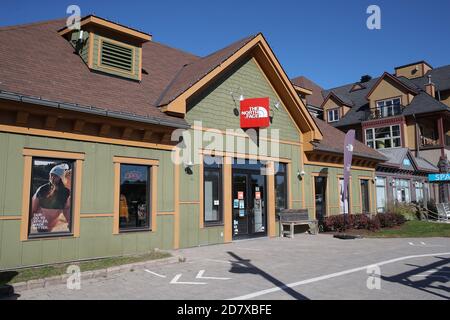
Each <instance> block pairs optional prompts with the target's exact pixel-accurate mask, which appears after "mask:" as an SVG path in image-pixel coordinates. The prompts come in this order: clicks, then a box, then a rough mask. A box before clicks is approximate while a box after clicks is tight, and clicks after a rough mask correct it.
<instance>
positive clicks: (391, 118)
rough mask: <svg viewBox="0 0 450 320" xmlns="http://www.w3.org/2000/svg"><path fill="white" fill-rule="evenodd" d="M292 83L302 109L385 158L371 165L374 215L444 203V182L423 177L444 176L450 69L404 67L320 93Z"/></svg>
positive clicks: (295, 81) (449, 140)
mask: <svg viewBox="0 0 450 320" xmlns="http://www.w3.org/2000/svg"><path fill="white" fill-rule="evenodd" d="M308 81H309V83H308ZM292 82H293V84H294V86H295V87H296V89H297V92H298V93H299V95H300V97H301V98H303V100H304V102H305V103H306V104H307V105H310V103H308V102H311V103H312V102H313V101H314V102H315V105H311V106H309V107H308V108H309V110H310V112H311V111H314V113H312V114H314V115H318V116H319V117H320V115H322V117H323V120H324V121H326V122H327V123H328V124H330V125H332V126H334V127H335V128H338V129H340V130H342V131H344V132H347V131H348V130H350V129H354V130H355V131H356V138H357V140H359V141H361V142H363V143H364V144H366V145H367V146H368V147H370V148H373V149H376V150H377V151H379V152H380V153H382V154H383V155H384V156H385V157H386V158H388V160H387V161H386V162H384V163H380V164H379V165H378V166H377V172H376V174H377V177H376V189H377V210H378V211H379V212H383V211H384V210H385V209H386V206H387V204H388V203H389V202H393V201H394V202H395V201H396V202H425V201H426V200H428V199H430V198H431V199H435V200H436V201H438V202H448V201H449V191H448V183H440V184H430V183H428V179H427V176H428V174H432V173H438V172H447V171H448V159H449V156H450V137H449V134H450V121H449V116H450V112H449V111H450V65H447V66H442V67H438V68H433V67H432V66H431V65H430V64H429V63H427V62H425V61H419V62H415V63H410V64H407V65H403V66H400V67H396V68H395V72H394V73H393V74H391V73H388V72H384V73H383V74H382V75H381V76H379V77H376V78H373V79H372V78H371V77H370V76H363V77H361V80H360V81H358V82H355V83H350V84H346V85H343V86H340V87H336V88H332V89H328V90H322V91H321V92H320V94H319V93H318V90H317V87H318V86H317V85H315V84H314V83H313V82H312V81H310V80H305V79H302V77H299V78H295V79H293V80H292ZM311 83H312V84H311ZM302 85H303V86H305V88H304V89H302V90H300V89H301V88H302ZM314 89H315V90H314ZM308 90H309V92H307V91H308ZM313 95H314V97H313ZM320 101H321V103H320V105H318V103H319V102H320ZM317 110H320V111H317Z"/></svg>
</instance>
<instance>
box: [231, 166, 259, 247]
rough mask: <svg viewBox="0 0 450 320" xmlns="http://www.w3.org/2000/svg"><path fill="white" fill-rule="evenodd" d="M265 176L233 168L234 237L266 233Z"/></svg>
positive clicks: (256, 171) (251, 170) (254, 171)
mask: <svg viewBox="0 0 450 320" xmlns="http://www.w3.org/2000/svg"><path fill="white" fill-rule="evenodd" d="M265 180H266V179H265V176H263V175H261V173H260V171H259V170H254V169H242V168H238V169H237V168H233V204H232V205H233V228H232V230H233V231H232V232H233V238H234V239H238V238H243V237H252V236H263V235H266V229H267V228H266V221H267V217H266V206H265V184H266V181H265Z"/></svg>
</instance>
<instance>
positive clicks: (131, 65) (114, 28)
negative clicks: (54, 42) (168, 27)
mask: <svg viewBox="0 0 450 320" xmlns="http://www.w3.org/2000/svg"><path fill="white" fill-rule="evenodd" d="M59 34H60V35H62V36H63V37H65V38H66V39H67V40H68V41H69V42H70V43H71V44H72V46H73V47H74V48H75V50H76V52H77V53H78V54H79V55H80V57H81V59H83V61H84V62H85V63H86V65H87V66H88V67H89V68H90V69H91V70H92V71H95V72H101V73H106V74H110V75H113V76H118V77H124V78H128V79H132V80H137V81H139V80H141V76H142V44H143V43H145V42H147V41H151V39H152V36H151V35H149V34H147V33H144V32H141V31H138V30H135V29H132V28H129V27H126V26H123V25H120V24H118V23H115V22H111V21H108V20H106V19H103V18H99V17H96V16H93V15H90V16H86V17H84V18H83V19H81V21H80V29H79V30H78V29H70V28H68V27H65V28H63V29H61V30H59Z"/></svg>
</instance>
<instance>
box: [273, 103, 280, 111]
mask: <svg viewBox="0 0 450 320" xmlns="http://www.w3.org/2000/svg"><path fill="white" fill-rule="evenodd" d="M274 107H275V108H276V109H277V110H280V101H277V103H275V105H274Z"/></svg>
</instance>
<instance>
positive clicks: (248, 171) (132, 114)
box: [0, 16, 386, 269]
mask: <svg viewBox="0 0 450 320" xmlns="http://www.w3.org/2000/svg"><path fill="white" fill-rule="evenodd" d="M24 44H26V46H24ZM0 45H1V47H2V51H1V52H0V56H1V57H0V78H1V83H0V114H1V116H0V149H1V150H2V152H1V154H0V269H9V268H17V267H25V266H35V265H42V264H49V263H57V262H67V261H76V260H81V259H93V258H100V257H110V256H120V255H129V254H136V253H142V252H146V251H149V250H151V249H154V248H160V249H178V248H186V247H194V246H199V245H210V244H217V243H226V242H230V241H233V240H235V239H240V238H243V237H257V236H269V237H274V236H277V235H278V234H279V230H278V224H277V215H276V213H277V211H279V210H282V209H285V208H306V209H308V212H309V214H310V216H311V217H316V218H318V219H323V217H325V216H327V215H331V214H339V213H341V212H344V210H345V211H347V210H348V209H349V208H350V209H349V210H350V211H352V212H353V213H361V212H367V213H372V212H375V211H376V201H375V167H376V166H377V164H378V163H380V162H381V161H384V160H386V159H385V157H384V156H383V155H381V154H380V153H378V152H377V151H375V150H373V149H371V148H368V147H367V146H365V145H364V144H363V143H360V142H358V143H356V144H355V152H354V160H353V165H354V167H353V168H354V170H353V171H352V178H351V183H350V186H349V189H350V190H349V191H350V199H351V200H350V203H343V202H342V200H341V199H340V196H339V195H340V193H339V192H337V191H338V190H340V189H341V188H340V186H341V185H342V176H343V145H344V134H343V133H342V132H341V131H339V130H337V129H335V128H333V127H332V126H330V125H328V124H327V123H325V122H323V121H321V120H317V119H313V118H312V117H311V116H310V114H309V113H308V111H307V109H306V107H305V105H304V104H303V102H302V101H301V99H300V98H299V97H298V95H297V93H296V91H295V89H294V88H293V86H292V84H291V82H290V81H289V79H288V78H287V76H286V74H285V73H284V71H283V69H282V68H281V66H280V65H279V62H278V60H277V59H276V58H275V56H274V54H273V52H272V51H271V49H270V47H269V45H268V43H267V42H266V40H265V39H264V37H263V36H262V35H261V34H258V35H255V36H251V37H247V38H245V39H242V40H239V41H237V42H235V43H233V44H231V45H229V46H227V47H225V48H223V49H221V50H219V51H216V52H214V53H212V54H210V55H208V56H206V57H198V56H195V55H192V54H189V53H185V52H183V51H180V50H177V49H174V48H170V47H168V46H165V45H163V44H160V43H157V42H154V41H153V40H152V37H151V35H149V34H147V33H144V32H141V31H138V30H134V29H131V28H128V27H126V26H123V25H119V24H116V23H113V22H110V21H108V20H105V19H102V18H100V17H96V16H87V17H85V18H83V19H82V20H81V29H80V30H71V29H69V28H68V27H66V26H65V20H54V21H47V22H42V23H35V24H30V25H22V26H13V27H6V28H1V29H0ZM255 98H256V99H255ZM254 101H258V103H257V104H256V105H254V104H253V105H250V109H248V110H247V111H246V112H247V113H245V116H248V119H247V121H250V122H251V121H254V120H255V119H254V118H258V120H261V121H267V122H266V123H265V124H264V125H261V126H260V127H258V125H255V126H253V125H250V127H247V126H245V125H243V117H244V115H243V108H244V107H245V103H252V102H254ZM259 103H261V104H259ZM266 103H267V105H266ZM254 108H257V112H256V113H253V111H255V109H254ZM261 108H262V109H261ZM265 112H266V113H267V114H265Z"/></svg>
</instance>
